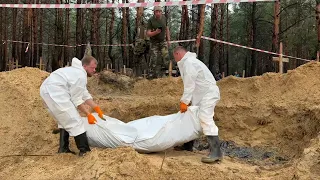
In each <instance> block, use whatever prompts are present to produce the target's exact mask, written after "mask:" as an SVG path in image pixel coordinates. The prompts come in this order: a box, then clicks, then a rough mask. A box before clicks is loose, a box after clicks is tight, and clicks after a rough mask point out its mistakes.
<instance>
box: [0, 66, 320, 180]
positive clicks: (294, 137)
mask: <svg viewBox="0 0 320 180" xmlns="http://www.w3.org/2000/svg"><path fill="white" fill-rule="evenodd" d="M319 73H320V63H315V62H312V63H308V64H305V65H303V66H301V67H299V68H297V69H295V70H293V71H289V72H288V73H287V74H282V75H280V74H275V73H267V74H264V75H263V76H260V77H252V78H245V79H243V78H235V77H232V76H231V77H227V78H224V79H223V80H221V81H219V82H218V86H219V88H220V91H221V100H220V102H219V103H218V105H217V107H216V113H215V119H216V123H217V125H218V127H219V130H220V131H219V132H220V136H221V138H222V139H223V140H226V141H232V142H235V144H232V148H231V149H229V150H234V149H236V148H238V147H244V148H245V147H252V149H259V150H260V149H263V150H265V149H267V150H270V149H272V150H274V151H271V154H272V153H273V152H278V153H279V156H280V155H285V156H287V157H288V162H286V163H284V164H267V163H255V164H250V163H247V162H245V161H242V160H239V159H237V158H234V157H231V156H230V157H228V156H225V158H224V161H223V162H222V163H221V164H214V165H207V164H202V163H201V162H200V158H201V157H202V156H203V155H204V154H206V152H204V151H196V152H193V153H190V152H178V151H173V150H167V151H166V159H165V161H164V164H163V169H162V171H160V166H161V163H162V159H163V155H164V153H154V154H149V155H145V154H138V153H137V152H135V151H134V150H133V149H131V148H117V149H98V148H92V152H91V153H89V154H88V155H87V156H85V157H84V158H78V157H77V156H73V155H66V154H63V155H61V154H56V151H57V148H58V138H59V135H58V134H56V135H54V134H51V131H52V129H53V128H54V127H56V123H55V122H54V120H53V118H52V117H51V116H50V115H49V114H48V113H47V111H46V109H45V108H44V106H43V104H42V101H41V98H40V96H39V87H40V85H41V82H42V81H43V80H44V79H45V78H46V77H47V76H48V73H46V72H43V71H40V70H39V69H35V68H21V69H17V70H13V71H10V72H2V73H0V83H1V84H0V103H1V105H2V107H1V108H0V113H1V117H0V122H1V123H0V136H1V137H4V138H1V139H0V144H2V147H5V148H0V156H2V157H1V159H0V179H21V178H23V179H119V178H120V179H212V178H215V179H292V178H301V179H312V178H314V179H319V176H320V174H319V173H318V169H319V162H318V159H319V156H320V153H319V139H320V138H319V135H318V133H319V130H320V126H319V125H320V118H319V117H320V116H319V115H320V106H319V105H318V104H319V102H320V92H319V89H320V79H319V78H317V74H319ZM88 89H89V91H90V93H91V94H92V95H93V97H94V98H95V100H97V101H98V103H99V104H100V105H101V107H102V110H103V111H104V112H105V114H107V115H109V116H112V117H115V118H118V119H121V120H123V121H125V122H127V121H131V120H134V119H138V118H142V117H147V116H152V115H157V114H159V115H166V114H171V113H175V112H177V111H178V110H179V99H180V97H181V95H182V90H183V85H182V81H181V78H162V79H156V80H139V81H137V82H135V83H134V84H133V86H131V87H130V88H129V89H130V91H128V90H127V89H121V88H120V87H116V86H114V84H112V83H105V82H103V81H101V79H100V78H99V76H95V77H91V78H89V80H88ZM70 140H71V141H70V142H71V149H72V150H75V151H77V149H76V147H75V144H74V141H73V139H72V138H70ZM248 150H251V149H248ZM247 152H248V151H244V152H241V153H242V154H245V155H246V153H247ZM250 152H251V151H250ZM264 152H266V151H262V152H261V153H260V154H258V155H257V156H259V157H260V158H261V157H263V158H265V157H269V156H270V154H268V153H267V154H264ZM268 152H269V151H268ZM230 153H231V154H232V153H233V151H232V152H230ZM242 154H241V155H242ZM261 154H262V155H261ZM11 155H18V156H11ZM28 155H35V156H28ZM42 155H45V156H42ZM3 156H7V157H3ZM281 157H282V156H281ZM266 161H268V162H271V161H270V160H268V158H267V160H266Z"/></svg>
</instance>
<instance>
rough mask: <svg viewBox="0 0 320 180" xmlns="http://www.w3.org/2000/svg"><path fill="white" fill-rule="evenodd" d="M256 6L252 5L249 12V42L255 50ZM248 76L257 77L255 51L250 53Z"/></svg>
mask: <svg viewBox="0 0 320 180" xmlns="http://www.w3.org/2000/svg"><path fill="white" fill-rule="evenodd" d="M256 5H257V3H255V2H254V3H252V12H251V28H252V29H251V42H252V45H251V47H253V48H255V47H256V44H257V38H256V34H257V32H256V31H257V27H256V26H257V23H256V20H255V17H256ZM250 73H251V74H250V75H251V76H255V75H257V60H256V51H251V70H250Z"/></svg>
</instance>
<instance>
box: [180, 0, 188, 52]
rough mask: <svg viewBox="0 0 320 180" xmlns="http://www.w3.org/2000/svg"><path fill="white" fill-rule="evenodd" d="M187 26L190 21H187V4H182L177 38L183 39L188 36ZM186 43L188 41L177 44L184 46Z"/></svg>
mask: <svg viewBox="0 0 320 180" xmlns="http://www.w3.org/2000/svg"><path fill="white" fill-rule="evenodd" d="M184 1H186V0H184ZM189 26H190V22H189V14H188V6H186V5H184V6H182V12H181V24H180V34H179V39H181V40H185V39H188V38H189ZM187 44H189V43H179V45H181V46H186V45H187Z"/></svg>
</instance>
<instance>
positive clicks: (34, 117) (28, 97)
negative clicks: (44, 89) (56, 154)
mask: <svg viewBox="0 0 320 180" xmlns="http://www.w3.org/2000/svg"><path fill="white" fill-rule="evenodd" d="M47 76H48V73H46V72H44V71H40V70H39V69H35V68H22V69H18V70H13V71H10V72H2V73H0V84H1V85H0V104H1V106H2V107H1V108H0V114H1V125H0V136H1V137H5V138H2V139H1V144H2V147H6V148H0V154H1V155H4V154H14V153H17V154H21V153H22V154H23V153H29V152H39V151H41V150H42V149H43V146H44V145H46V146H47V145H48V143H49V147H47V148H46V149H49V148H51V147H50V142H52V141H54V138H53V137H52V136H51V135H50V134H49V132H50V131H51V129H52V126H54V123H53V121H48V120H47V119H48V116H49V115H48V114H47V113H46V111H45V109H44V106H43V104H42V101H41V99H40V96H39V88H40V85H41V82H42V81H43V80H44V79H45V78H46V77H47ZM47 133H48V134H47ZM53 147H54V146H53Z"/></svg>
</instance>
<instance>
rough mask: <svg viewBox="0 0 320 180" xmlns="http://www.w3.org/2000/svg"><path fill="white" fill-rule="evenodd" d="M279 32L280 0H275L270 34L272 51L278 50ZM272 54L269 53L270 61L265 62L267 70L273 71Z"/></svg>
mask: <svg viewBox="0 0 320 180" xmlns="http://www.w3.org/2000/svg"><path fill="white" fill-rule="evenodd" d="M279 32H280V0H276V2H275V4H274V27H273V35H272V50H271V51H272V52H279ZM272 57H273V55H270V61H269V63H268V64H267V71H274V65H273V63H272Z"/></svg>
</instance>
